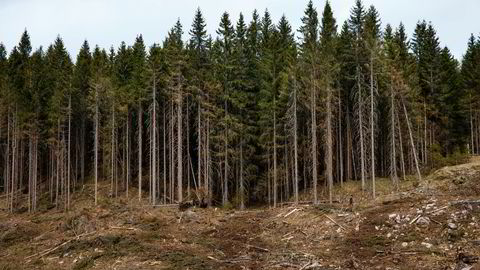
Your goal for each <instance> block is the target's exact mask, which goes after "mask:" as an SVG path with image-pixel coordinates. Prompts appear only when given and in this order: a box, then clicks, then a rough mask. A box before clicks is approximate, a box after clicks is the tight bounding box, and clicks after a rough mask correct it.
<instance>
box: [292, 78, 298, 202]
mask: <svg viewBox="0 0 480 270" xmlns="http://www.w3.org/2000/svg"><path fill="white" fill-rule="evenodd" d="M293 132H294V133H293V147H294V156H295V157H294V159H295V164H294V171H295V174H294V177H295V179H294V185H295V187H294V192H295V203H297V204H298V138H297V84H296V80H295V85H294V88H293Z"/></svg>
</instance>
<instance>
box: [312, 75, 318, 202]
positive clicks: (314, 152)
mask: <svg viewBox="0 0 480 270" xmlns="http://www.w3.org/2000/svg"><path fill="white" fill-rule="evenodd" d="M312 81H313V87H312V90H311V92H312V93H311V94H312V104H311V106H312V108H311V110H312V174H313V175H312V177H313V203H314V204H317V202H318V199H317V181H318V179H317V165H318V164H317V163H318V162H317V103H316V96H317V94H316V93H315V91H316V87H315V75H313V78H312Z"/></svg>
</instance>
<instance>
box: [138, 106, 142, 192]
mask: <svg viewBox="0 0 480 270" xmlns="http://www.w3.org/2000/svg"><path fill="white" fill-rule="evenodd" d="M142 114H143V111H142V102H141V101H140V100H139V101H138V201H141V200H142V155H143V152H142V126H143V122H142Z"/></svg>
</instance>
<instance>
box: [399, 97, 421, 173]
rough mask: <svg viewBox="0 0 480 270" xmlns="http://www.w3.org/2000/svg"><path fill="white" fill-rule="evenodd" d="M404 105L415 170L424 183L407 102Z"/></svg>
mask: <svg viewBox="0 0 480 270" xmlns="http://www.w3.org/2000/svg"><path fill="white" fill-rule="evenodd" d="M402 103H403V111H404V112H405V119H406V121H407V127H408V133H409V135H410V143H411V145H412V153H413V158H414V161H415V168H416V170H417V176H418V180H419V181H422V174H421V173H420V167H419V166H418V159H417V153H416V150H415V142H414V141H413V134H412V129H411V127H410V120H409V119H408V113H407V107H405V102H403V99H402Z"/></svg>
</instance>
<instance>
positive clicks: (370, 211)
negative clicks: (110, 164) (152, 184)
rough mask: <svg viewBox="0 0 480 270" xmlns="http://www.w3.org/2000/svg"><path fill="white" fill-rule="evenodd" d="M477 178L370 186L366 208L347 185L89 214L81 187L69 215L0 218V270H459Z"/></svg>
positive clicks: (474, 246) (478, 250)
mask: <svg viewBox="0 0 480 270" xmlns="http://www.w3.org/2000/svg"><path fill="white" fill-rule="evenodd" d="M479 177H480V160H479V159H474V160H473V161H472V162H471V163H468V164H463V165H459V166H453V167H445V168H442V169H441V170H438V171H436V172H434V173H433V174H431V175H430V176H429V177H426V178H425V180H424V182H422V183H420V185H419V186H417V187H414V184H413V183H415V182H414V181H402V183H401V188H400V191H393V190H392V189H391V186H392V185H391V184H390V180H388V179H378V185H377V189H378V190H379V194H378V196H377V199H376V200H371V199H370V196H369V195H368V194H363V195H362V192H361V191H360V188H359V185H358V183H347V184H346V185H345V186H344V187H343V189H341V190H340V189H339V190H337V191H336V193H335V194H336V196H337V199H338V200H339V201H340V203H336V204H333V205H329V204H321V205H317V206H313V205H310V204H302V205H298V206H294V205H287V206H284V207H281V208H276V209H269V208H256V209H249V210H247V211H236V210H225V209H221V208H210V209H190V210H187V211H186V212H183V213H182V212H180V211H179V210H178V209H177V208H176V207H155V208H153V207H151V206H147V205H146V204H147V202H146V201H145V202H142V203H141V204H139V203H138V200H137V199H136V198H133V197H132V198H131V199H130V200H128V201H127V200H125V199H124V198H122V199H110V198H108V196H107V194H102V198H103V199H102V200H101V201H100V203H99V205H98V206H97V207H95V206H94V205H93V199H92V197H91V194H92V192H91V191H92V190H91V188H92V187H91V186H86V187H85V188H84V189H83V191H79V192H77V193H75V195H74V196H75V197H74V202H73V205H74V209H72V210H71V211H69V212H68V213H65V212H63V211H61V210H55V209H50V210H47V209H46V207H45V208H42V209H40V211H39V212H38V213H35V214H29V213H21V214H18V213H17V214H9V213H7V212H6V211H5V210H1V211H0V258H1V259H0V269H462V267H463V266H465V267H469V265H472V264H473V265H474V264H475V257H478V256H480V224H479V219H480V203H475V202H471V201H478V200H479V199H480V190H479V187H480V180H479V179H480V178H479ZM105 184H106V183H105ZM415 186H416V185H415ZM103 190H108V188H105V187H104V188H103ZM131 194H136V193H134V191H133V192H132V193H131ZM350 196H353V199H354V206H353V209H352V208H351V207H350V206H349V205H348V201H349V200H348V199H349V198H350ZM46 200H48V198H46ZM458 201H463V202H460V203H458ZM456 202H457V203H456ZM3 203H4V202H1V204H0V207H1V206H3ZM45 205H46V204H45ZM425 220H426V221H425ZM465 258H467V259H465ZM468 259H471V260H468ZM462 265H463V266H462ZM477 267H478V265H477ZM465 269H468V268H465Z"/></svg>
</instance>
